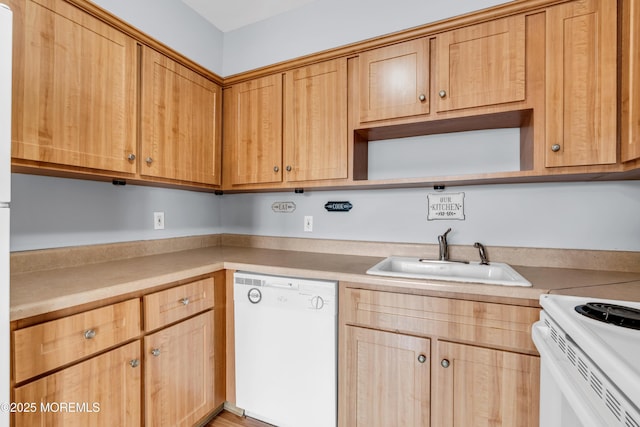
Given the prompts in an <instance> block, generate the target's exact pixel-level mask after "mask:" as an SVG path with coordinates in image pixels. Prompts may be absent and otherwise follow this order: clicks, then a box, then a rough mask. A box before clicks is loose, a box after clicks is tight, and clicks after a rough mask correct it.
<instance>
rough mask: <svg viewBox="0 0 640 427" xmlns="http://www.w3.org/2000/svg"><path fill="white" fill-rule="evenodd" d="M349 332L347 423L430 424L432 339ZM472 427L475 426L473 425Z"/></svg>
mask: <svg viewBox="0 0 640 427" xmlns="http://www.w3.org/2000/svg"><path fill="white" fill-rule="evenodd" d="M344 328H346V332H345V334H346V343H347V344H346V347H347V348H346V361H345V363H346V376H347V378H346V381H344V382H343V383H344V384H346V390H341V393H344V394H345V398H344V401H345V402H346V407H345V408H343V411H342V412H343V416H344V417H346V419H345V420H344V421H343V422H342V423H341V425H344V426H348V427H388V426H394V427H427V426H429V408H430V399H429V390H430V387H431V382H430V361H431V354H430V340H429V339H428V338H420V337H413V336H409V335H401V334H393V333H390V332H382V331H376V330H372V329H364V328H357V327H353V326H344ZM468 425H472V424H468Z"/></svg>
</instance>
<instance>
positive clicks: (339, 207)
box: [324, 202, 353, 212]
mask: <svg viewBox="0 0 640 427" xmlns="http://www.w3.org/2000/svg"><path fill="white" fill-rule="evenodd" d="M352 207H353V205H352V204H351V202H327V203H325V205H324V208H325V209H326V210H328V211H329V212H349V211H350V210H351V208H352Z"/></svg>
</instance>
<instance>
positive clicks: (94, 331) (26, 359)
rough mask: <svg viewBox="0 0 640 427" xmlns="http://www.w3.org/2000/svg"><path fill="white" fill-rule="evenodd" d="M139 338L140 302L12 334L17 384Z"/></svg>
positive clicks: (74, 316) (64, 318)
mask: <svg viewBox="0 0 640 427" xmlns="http://www.w3.org/2000/svg"><path fill="white" fill-rule="evenodd" d="M138 335H140V300H139V299H137V298H136V299H131V300H128V301H124V302H121V303H118V304H113V305H110V306H107V307H102V308H98V309H95V310H90V311H86V312H84V313H79V314H75V315H73V316H69V317H63V318H61V319H57V320H53V321H50V322H46V323H42V324H39V325H35V326H31V327H28V328H24V329H19V330H17V331H14V333H13V340H14V350H13V358H14V359H13V360H14V376H15V381H16V382H21V381H24V380H26V379H28V378H31V377H33V376H35V375H38V374H41V373H44V372H47V371H49V370H51V369H55V368H57V367H59V366H63V365H65V364H68V363H71V362H73V361H74V360H78V359H81V358H83V357H85V356H88V355H91V354H93V353H97V352H99V351H101V350H104V349H107V348H109V347H113V346H115V345H117V344H119V343H121V342H124V341H127V340H129V339H132V338H135V337H137V336H138Z"/></svg>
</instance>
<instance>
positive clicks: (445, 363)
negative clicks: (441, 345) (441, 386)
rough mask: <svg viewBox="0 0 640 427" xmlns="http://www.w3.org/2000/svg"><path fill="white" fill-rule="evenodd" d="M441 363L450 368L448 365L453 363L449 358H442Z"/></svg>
mask: <svg viewBox="0 0 640 427" xmlns="http://www.w3.org/2000/svg"><path fill="white" fill-rule="evenodd" d="M440 365H441V366H442V367H443V368H448V367H449V365H451V363H450V362H449V360H448V359H442V360H441V361H440Z"/></svg>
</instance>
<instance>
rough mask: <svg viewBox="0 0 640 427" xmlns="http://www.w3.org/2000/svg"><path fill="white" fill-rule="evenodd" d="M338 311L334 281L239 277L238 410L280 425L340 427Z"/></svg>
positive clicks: (236, 309) (236, 286) (236, 280)
mask: <svg viewBox="0 0 640 427" xmlns="http://www.w3.org/2000/svg"><path fill="white" fill-rule="evenodd" d="M337 312H338V306H337V283H336V282H331V281H325V280H310V279H299V278H291V277H280V276H270V275H264V274H256V273H249V272H241V271H239V272H236V273H235V274H234V323H235V324H234V326H235V361H236V406H237V407H238V408H240V409H244V411H245V414H246V415H247V416H249V417H252V418H256V419H259V420H262V421H265V422H267V423H270V424H274V425H276V426H279V427H335V426H336V425H337Z"/></svg>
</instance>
